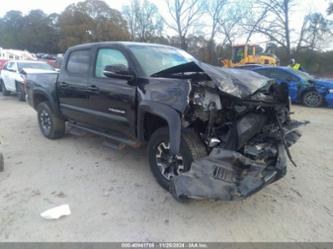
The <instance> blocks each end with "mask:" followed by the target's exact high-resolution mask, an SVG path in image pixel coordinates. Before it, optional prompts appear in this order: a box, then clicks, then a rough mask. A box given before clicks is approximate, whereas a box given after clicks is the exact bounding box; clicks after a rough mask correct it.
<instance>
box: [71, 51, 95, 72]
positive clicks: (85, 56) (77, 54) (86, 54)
mask: <svg viewBox="0 0 333 249" xmlns="http://www.w3.org/2000/svg"><path fill="white" fill-rule="evenodd" d="M89 63H90V50H77V51H73V52H72V53H71V54H70V55H69V59H68V62H67V68H66V69H67V71H68V72H69V73H75V74H86V75H87V74H88V72H89Z"/></svg>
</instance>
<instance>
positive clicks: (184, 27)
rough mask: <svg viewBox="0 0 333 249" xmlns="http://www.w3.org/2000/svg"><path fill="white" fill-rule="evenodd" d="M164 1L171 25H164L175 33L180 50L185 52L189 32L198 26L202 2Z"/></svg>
mask: <svg viewBox="0 0 333 249" xmlns="http://www.w3.org/2000/svg"><path fill="white" fill-rule="evenodd" d="M165 1H166V3H167V6H168V10H169V14H170V16H171V19H172V23H169V22H166V23H167V24H168V26H169V27H170V28H171V29H173V30H175V31H176V32H177V34H178V36H179V39H180V46H181V48H182V49H184V50H187V42H186V38H187V36H188V34H189V32H190V30H191V29H193V28H194V27H195V26H196V25H198V23H199V19H200V17H201V16H202V15H203V13H204V3H203V1H202V0H165Z"/></svg>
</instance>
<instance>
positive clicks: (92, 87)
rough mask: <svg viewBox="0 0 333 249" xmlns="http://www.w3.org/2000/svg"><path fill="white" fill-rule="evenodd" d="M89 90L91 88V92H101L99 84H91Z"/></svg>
mask: <svg viewBox="0 0 333 249" xmlns="http://www.w3.org/2000/svg"><path fill="white" fill-rule="evenodd" d="M88 90H89V91H90V92H99V88H98V87H97V86H95V85H91V86H89V87H88Z"/></svg>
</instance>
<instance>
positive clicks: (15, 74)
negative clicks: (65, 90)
mask: <svg viewBox="0 0 333 249" xmlns="http://www.w3.org/2000/svg"><path fill="white" fill-rule="evenodd" d="M46 71H51V72H54V71H55V70H54V68H53V67H52V66H50V65H49V64H47V63H45V62H41V61H23V60H21V61H15V60H12V61H8V62H7V63H6V64H5V65H4V66H3V68H2V70H1V76H0V84H1V90H2V95H3V96H8V95H9V94H10V93H11V92H12V93H16V95H17V97H18V99H19V100H20V101H25V95H26V92H25V79H26V76H27V74H29V73H38V72H46Z"/></svg>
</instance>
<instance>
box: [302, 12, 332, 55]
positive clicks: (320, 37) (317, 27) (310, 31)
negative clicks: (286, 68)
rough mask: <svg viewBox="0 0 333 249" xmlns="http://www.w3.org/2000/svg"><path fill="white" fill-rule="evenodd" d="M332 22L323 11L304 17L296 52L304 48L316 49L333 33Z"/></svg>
mask: <svg viewBox="0 0 333 249" xmlns="http://www.w3.org/2000/svg"><path fill="white" fill-rule="evenodd" d="M331 34H332V33H331V32H330V22H329V21H328V20H327V19H326V18H325V17H324V16H323V15H322V14H321V13H312V14H308V15H306V16H305V17H304V21H303V25H302V29H301V32H300V37H299V41H298V44H297V49H296V53H298V52H299V50H300V49H302V48H307V49H311V50H314V49H316V48H318V47H319V43H320V42H321V41H324V39H325V38H327V35H331Z"/></svg>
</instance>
